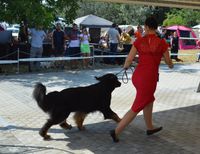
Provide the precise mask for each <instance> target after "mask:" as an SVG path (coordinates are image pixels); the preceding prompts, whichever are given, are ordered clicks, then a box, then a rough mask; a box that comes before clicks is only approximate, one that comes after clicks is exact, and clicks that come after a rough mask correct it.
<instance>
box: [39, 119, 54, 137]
mask: <svg viewBox="0 0 200 154" xmlns="http://www.w3.org/2000/svg"><path fill="white" fill-rule="evenodd" d="M52 125H53V121H52V120H51V119H48V120H47V122H46V123H45V124H44V126H43V127H42V128H41V129H40V131H39V134H40V135H41V136H42V137H43V139H44V140H49V139H50V138H51V136H50V135H47V131H48V130H49V128H50V127H51V126H52Z"/></svg>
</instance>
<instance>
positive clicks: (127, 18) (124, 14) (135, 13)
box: [77, 1, 168, 25]
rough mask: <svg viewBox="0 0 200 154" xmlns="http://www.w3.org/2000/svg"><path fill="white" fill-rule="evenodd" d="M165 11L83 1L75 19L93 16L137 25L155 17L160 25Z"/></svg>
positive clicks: (140, 6)
mask: <svg viewBox="0 0 200 154" xmlns="http://www.w3.org/2000/svg"><path fill="white" fill-rule="evenodd" d="M166 11H168V9H163V8H161V9H160V8H155V7H147V6H142V5H134V4H132V5H130V4H121V3H105V2H91V1H84V2H83V3H80V9H79V10H78V12H77V14H78V15H77V17H81V16H85V15H88V14H94V15H97V16H99V17H102V18H105V19H107V20H110V21H112V22H115V23H117V24H123V25H125V24H127V25H128V24H132V25H137V24H144V20H145V19H146V17H147V16H149V15H155V16H156V17H157V18H158V17H159V23H162V21H163V20H164V16H165V13H163V12H166Z"/></svg>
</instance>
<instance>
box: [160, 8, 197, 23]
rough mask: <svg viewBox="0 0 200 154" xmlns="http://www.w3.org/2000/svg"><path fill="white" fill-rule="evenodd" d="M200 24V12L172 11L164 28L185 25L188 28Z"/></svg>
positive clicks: (187, 10)
mask: <svg viewBox="0 0 200 154" xmlns="http://www.w3.org/2000/svg"><path fill="white" fill-rule="evenodd" d="M198 23H200V12H199V11H197V10H192V9H172V10H171V11H170V12H169V13H167V19H166V20H165V21H164V22H163V25H164V26H171V25H185V26H188V27H191V26H194V25H196V24H198Z"/></svg>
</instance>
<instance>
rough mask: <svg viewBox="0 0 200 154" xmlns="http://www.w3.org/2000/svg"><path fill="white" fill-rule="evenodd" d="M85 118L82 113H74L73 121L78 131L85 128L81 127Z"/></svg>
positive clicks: (84, 114)
mask: <svg viewBox="0 0 200 154" xmlns="http://www.w3.org/2000/svg"><path fill="white" fill-rule="evenodd" d="M86 116H87V114H86V113H84V112H76V113H75V114H74V120H75V122H76V124H77V127H78V129H79V130H85V127H84V126H83V121H84V119H85V117H86Z"/></svg>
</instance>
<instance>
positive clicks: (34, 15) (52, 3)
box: [0, 0, 81, 26]
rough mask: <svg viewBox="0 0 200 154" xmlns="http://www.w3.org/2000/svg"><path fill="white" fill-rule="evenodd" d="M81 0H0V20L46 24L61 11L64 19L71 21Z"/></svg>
mask: <svg viewBox="0 0 200 154" xmlns="http://www.w3.org/2000/svg"><path fill="white" fill-rule="evenodd" d="M79 1H81V0H0V14H1V16H0V21H6V22H8V23H21V21H27V22H28V24H29V26H34V25H44V26H48V25H50V24H51V22H52V21H53V20H54V19H55V17H57V16H59V15H61V13H60V12H63V14H64V17H65V19H66V21H68V22H69V23H70V22H72V21H73V20H74V18H75V16H76V11H77V9H78V8H79V5H78V2H79Z"/></svg>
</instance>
